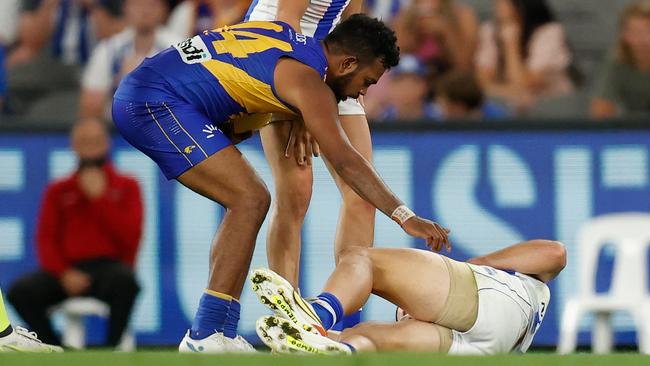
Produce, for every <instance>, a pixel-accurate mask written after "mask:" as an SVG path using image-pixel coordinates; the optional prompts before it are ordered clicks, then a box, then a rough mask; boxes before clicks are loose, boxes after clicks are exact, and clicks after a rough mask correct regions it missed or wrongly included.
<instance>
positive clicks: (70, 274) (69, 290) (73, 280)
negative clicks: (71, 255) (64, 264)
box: [60, 268, 91, 296]
mask: <svg viewBox="0 0 650 366" xmlns="http://www.w3.org/2000/svg"><path fill="white" fill-rule="evenodd" d="M60 282H61V286H63V290H64V291H65V293H66V294H68V296H79V295H81V294H83V293H84V292H86V290H88V289H89V288H90V284H91V281H90V276H88V275H87V274H86V273H84V272H82V271H80V270H78V269H74V268H70V269H68V270H66V271H65V272H63V275H61V279H60Z"/></svg>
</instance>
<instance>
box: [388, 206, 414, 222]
mask: <svg viewBox="0 0 650 366" xmlns="http://www.w3.org/2000/svg"><path fill="white" fill-rule="evenodd" d="M413 216H415V212H413V211H411V209H410V208H408V207H406V205H401V206H398V207H397V208H396V209H395V211H393V213H392V214H391V215H390V218H391V219H393V220H394V221H395V222H397V223H398V224H400V225H404V223H405V222H406V220H408V219H410V218H411V217H413Z"/></svg>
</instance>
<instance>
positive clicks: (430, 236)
mask: <svg viewBox="0 0 650 366" xmlns="http://www.w3.org/2000/svg"><path fill="white" fill-rule="evenodd" d="M402 229H403V230H404V231H406V233H407V234H409V235H411V236H415V237H416V238H422V239H424V240H426V242H427V246H428V247H429V248H431V250H433V251H436V252H439V251H441V250H442V248H443V246H444V248H445V249H446V250H447V252H449V251H451V242H450V241H449V232H450V231H449V229H446V228H444V227H442V226H441V225H440V224H438V223H436V222H433V221H430V220H427V219H423V218H421V217H418V216H413V217H411V218H410V219H408V220H406V221H405V222H404V223H403V224H402Z"/></svg>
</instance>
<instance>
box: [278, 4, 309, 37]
mask: <svg viewBox="0 0 650 366" xmlns="http://www.w3.org/2000/svg"><path fill="white" fill-rule="evenodd" d="M308 6H309V0H278V14H277V15H276V17H275V19H276V20H279V21H282V22H285V23H287V24H289V25H290V26H291V27H292V28H293V29H295V30H296V31H298V32H302V30H301V28H300V18H302V16H303V15H304V14H305V10H307V7H308Z"/></svg>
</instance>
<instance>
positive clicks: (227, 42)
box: [212, 22, 293, 58]
mask: <svg viewBox="0 0 650 366" xmlns="http://www.w3.org/2000/svg"><path fill="white" fill-rule="evenodd" d="M240 28H253V29H255V28H257V29H264V30H271V31H275V32H282V26H281V25H279V24H275V23H271V22H248V23H242V24H236V25H233V26H227V27H223V28H220V29H217V30H216V31H217V32H218V33H219V34H221V36H222V37H223V39H222V40H217V41H214V42H212V46H213V47H214V50H215V51H217V54H223V53H229V54H231V55H232V56H233V57H236V58H247V57H248V55H250V54H251V53H258V52H263V51H266V50H269V49H271V48H277V49H279V50H281V51H285V52H291V51H293V46H291V43H288V42H285V41H283V40H281V39H277V38H273V37H270V36H266V35H263V34H260V33H254V32H250V31H245V30H238V29H240ZM236 36H242V37H247V38H245V39H238V38H236Z"/></svg>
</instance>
